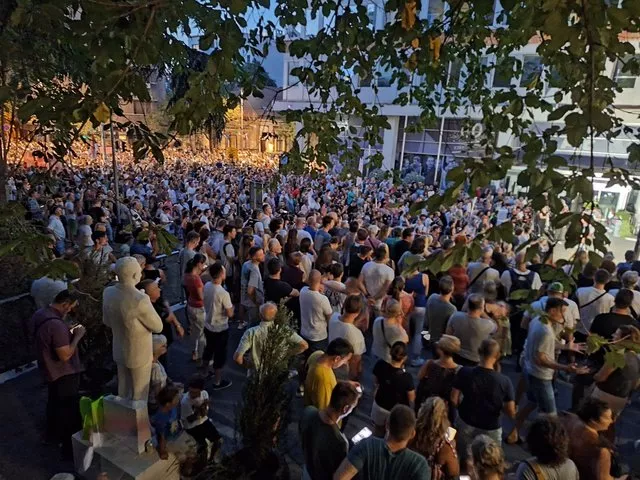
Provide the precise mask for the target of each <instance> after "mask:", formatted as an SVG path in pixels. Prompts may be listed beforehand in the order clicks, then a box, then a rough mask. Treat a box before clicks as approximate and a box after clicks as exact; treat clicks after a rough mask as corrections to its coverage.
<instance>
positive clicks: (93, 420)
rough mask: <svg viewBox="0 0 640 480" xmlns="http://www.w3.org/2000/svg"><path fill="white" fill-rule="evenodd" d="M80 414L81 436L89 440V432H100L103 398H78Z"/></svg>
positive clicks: (102, 416) (102, 426) (102, 421)
mask: <svg viewBox="0 0 640 480" xmlns="http://www.w3.org/2000/svg"><path fill="white" fill-rule="evenodd" d="M80 415H81V416H82V438H83V439H84V440H89V439H90V438H91V433H93V432H101V431H102V429H103V428H104V398H103V397H100V398H98V399H97V400H91V399H90V398H89V397H82V398H80Z"/></svg>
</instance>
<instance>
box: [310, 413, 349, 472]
mask: <svg viewBox="0 0 640 480" xmlns="http://www.w3.org/2000/svg"><path fill="white" fill-rule="evenodd" d="M299 428H300V440H301V441H302V453H303V455H304V463H305V466H306V468H307V471H308V472H309V475H310V477H311V478H313V479H314V480H316V479H317V480H331V479H332V478H333V473H334V472H335V471H336V470H337V469H338V467H339V466H340V463H342V460H344V457H346V456H347V450H348V447H349V444H348V443H347V440H346V438H344V436H343V435H342V434H341V433H340V429H339V428H338V426H337V425H328V424H326V423H324V422H323V421H322V419H321V418H320V415H319V413H318V409H317V408H316V407H314V406H309V407H306V408H305V409H304V410H303V412H302V418H301V419H300V423H299Z"/></svg>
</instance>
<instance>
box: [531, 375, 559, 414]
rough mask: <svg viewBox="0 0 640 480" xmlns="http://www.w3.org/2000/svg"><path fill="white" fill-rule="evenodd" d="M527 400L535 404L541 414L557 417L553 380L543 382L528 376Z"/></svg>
mask: <svg viewBox="0 0 640 480" xmlns="http://www.w3.org/2000/svg"><path fill="white" fill-rule="evenodd" d="M526 379H527V400H529V401H530V402H531V403H535V404H536V406H537V407H538V411H539V412H540V413H546V414H548V415H555V414H556V413H557V412H556V398H555V396H554V394H553V382H552V381H551V380H541V379H539V378H537V377H534V376H533V375H529V374H527V377H526Z"/></svg>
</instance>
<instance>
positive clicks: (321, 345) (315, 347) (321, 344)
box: [304, 338, 329, 358]
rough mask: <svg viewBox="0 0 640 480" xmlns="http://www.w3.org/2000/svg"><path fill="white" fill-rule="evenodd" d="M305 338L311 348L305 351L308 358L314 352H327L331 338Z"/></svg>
mask: <svg viewBox="0 0 640 480" xmlns="http://www.w3.org/2000/svg"><path fill="white" fill-rule="evenodd" d="M304 340H305V341H306V342H307V343H308V344H309V348H308V349H307V351H306V352H304V353H305V357H306V358H309V356H310V355H311V354H312V353H313V352H318V351H322V352H326V351H327V347H328V346H329V340H328V339H326V338H325V339H324V340H309V339H307V338H305V339H304Z"/></svg>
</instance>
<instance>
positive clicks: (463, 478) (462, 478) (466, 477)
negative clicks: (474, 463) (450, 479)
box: [458, 475, 471, 480]
mask: <svg viewBox="0 0 640 480" xmlns="http://www.w3.org/2000/svg"><path fill="white" fill-rule="evenodd" d="M458 478H459V479H460V480H471V477H470V476H469V475H460V476H459V477H458Z"/></svg>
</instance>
